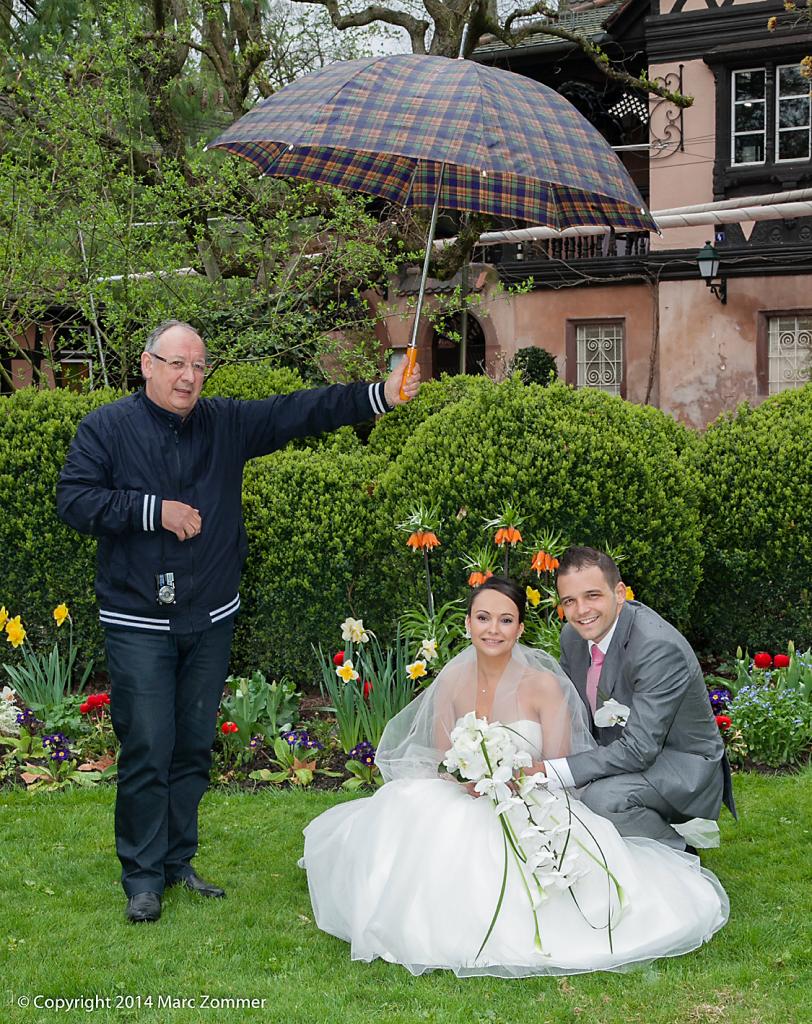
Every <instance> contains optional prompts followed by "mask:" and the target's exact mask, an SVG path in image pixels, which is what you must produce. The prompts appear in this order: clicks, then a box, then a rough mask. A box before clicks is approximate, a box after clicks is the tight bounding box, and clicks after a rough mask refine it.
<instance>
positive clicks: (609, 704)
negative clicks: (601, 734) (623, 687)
mask: <svg viewBox="0 0 812 1024" xmlns="http://www.w3.org/2000/svg"><path fill="white" fill-rule="evenodd" d="M630 711H631V708H630V707H628V705H626V704H621V703H619V702H618V701H616V700H615V699H614V697H610V698H609V700H607V701H605V702H604V703H603V704H601V706H600V707H599V708H598V710H597V711H596V712H595V719H594V720H595V725H597V726H598V728H600V729H606V728H607V727H608V726H611V725H625V724H626V722H628V720H629V712H630Z"/></svg>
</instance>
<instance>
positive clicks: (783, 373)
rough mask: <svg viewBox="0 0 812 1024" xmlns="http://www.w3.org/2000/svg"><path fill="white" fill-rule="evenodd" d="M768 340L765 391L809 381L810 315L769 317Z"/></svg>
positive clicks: (811, 374)
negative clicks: (766, 384)
mask: <svg viewBox="0 0 812 1024" xmlns="http://www.w3.org/2000/svg"><path fill="white" fill-rule="evenodd" d="M768 343H769V344H768V358H769V373H768V383H769V388H768V391H769V394H771V395H777V394H778V393H779V392H780V391H789V390H791V389H793V388H801V387H803V386H804V384H807V383H808V382H809V381H810V380H812V316H771V317H769V319H768Z"/></svg>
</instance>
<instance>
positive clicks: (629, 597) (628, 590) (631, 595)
mask: <svg viewBox="0 0 812 1024" xmlns="http://www.w3.org/2000/svg"><path fill="white" fill-rule="evenodd" d="M626 600H627V601H633V600H634V591H633V590H632V588H631V587H626Z"/></svg>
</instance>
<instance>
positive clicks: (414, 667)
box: [406, 661, 428, 682]
mask: <svg viewBox="0 0 812 1024" xmlns="http://www.w3.org/2000/svg"><path fill="white" fill-rule="evenodd" d="M406 674H407V675H408V677H409V679H411V681H412V682H414V681H415V680H416V679H422V678H423V676H425V675H427V674H428V673H427V671H426V663H425V661H413V662H412V663H411V665H407V666H406Z"/></svg>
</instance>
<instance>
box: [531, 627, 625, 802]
mask: <svg viewBox="0 0 812 1024" xmlns="http://www.w3.org/2000/svg"><path fill="white" fill-rule="evenodd" d="M619 615H620V612H619V611H618V617H619ZM616 628H617V618H615V621H614V622H613V623H612V628H611V629H610V630H609V632H608V633H607V634H606V636H604V637H603V638H602V639H601V640H599V641H598V643H597V644H596V643H594V642H593V641H592V640H588V641H587V643H588V644H589V660H590V661H591V660H592V648H593V647H597V648H598V649H599V650H600V651H602V652H603V653H604V654H606V653H607V651H608V650H609V644H611V642H612V637H613V636H614V635H615V629H616ZM543 742H544V736H543V735H542V743H543ZM544 771H545V772H546V773H547V778H548V779H549V780H550V789H565V788H566V789H571V788H572V787H573V786H574V785H575V779H573V777H572V772H571V771H570V766H569V765H568V764H567V759H566V757H554V758H552V759H551V760H550V761H545V762H544Z"/></svg>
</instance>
